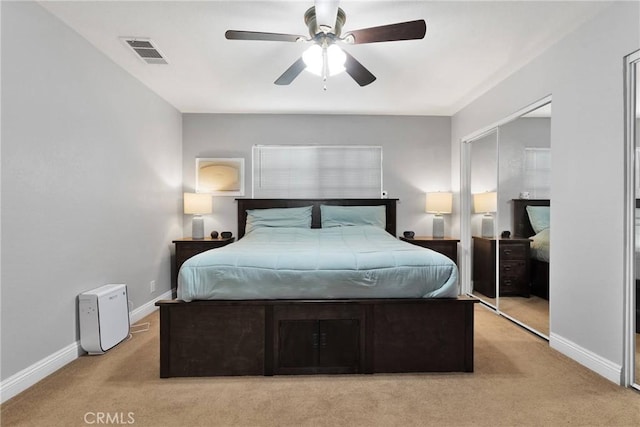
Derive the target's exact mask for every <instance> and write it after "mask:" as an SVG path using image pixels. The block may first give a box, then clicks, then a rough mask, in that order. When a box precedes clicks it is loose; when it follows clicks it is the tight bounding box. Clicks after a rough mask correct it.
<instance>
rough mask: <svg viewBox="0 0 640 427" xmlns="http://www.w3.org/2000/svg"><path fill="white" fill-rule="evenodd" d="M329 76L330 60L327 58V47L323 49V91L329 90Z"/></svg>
mask: <svg viewBox="0 0 640 427" xmlns="http://www.w3.org/2000/svg"><path fill="white" fill-rule="evenodd" d="M328 75H329V58H328V57H327V47H326V46H323V47H322V82H323V87H322V90H327V76H328Z"/></svg>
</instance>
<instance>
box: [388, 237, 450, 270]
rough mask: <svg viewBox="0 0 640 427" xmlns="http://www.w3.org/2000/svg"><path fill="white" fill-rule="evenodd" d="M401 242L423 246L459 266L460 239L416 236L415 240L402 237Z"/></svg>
mask: <svg viewBox="0 0 640 427" xmlns="http://www.w3.org/2000/svg"><path fill="white" fill-rule="evenodd" d="M400 240H402V241H405V242H408V243H411V244H412V245H417V246H422V247H423V248H427V249H431V250H433V251H436V252H439V253H441V254H442V255H446V256H448V257H449V258H450V259H452V260H453V262H455V263H456V265H457V264H458V242H459V241H460V240H459V239H452V238H451V237H442V238H438V237H425V236H416V237H414V238H413V239H407V238H406V237H400Z"/></svg>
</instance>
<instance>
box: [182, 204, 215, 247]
mask: <svg viewBox="0 0 640 427" xmlns="http://www.w3.org/2000/svg"><path fill="white" fill-rule="evenodd" d="M212 205H213V202H212V198H211V194H204V193H184V213H185V214H191V215H193V223H192V226H191V227H192V228H191V237H192V238H193V239H196V240H202V239H204V219H203V218H202V215H203V214H209V213H211V212H212V211H213V206H212Z"/></svg>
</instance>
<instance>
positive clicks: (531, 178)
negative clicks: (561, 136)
mask: <svg viewBox="0 0 640 427" xmlns="http://www.w3.org/2000/svg"><path fill="white" fill-rule="evenodd" d="M524 187H525V189H526V190H527V191H528V192H529V193H531V197H532V198H534V199H548V198H549V197H551V149H549V148H525V149H524Z"/></svg>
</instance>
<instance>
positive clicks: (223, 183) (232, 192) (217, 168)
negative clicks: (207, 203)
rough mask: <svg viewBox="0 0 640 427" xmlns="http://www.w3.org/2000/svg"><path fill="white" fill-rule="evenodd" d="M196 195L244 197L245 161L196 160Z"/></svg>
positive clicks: (231, 159)
mask: <svg viewBox="0 0 640 427" xmlns="http://www.w3.org/2000/svg"><path fill="white" fill-rule="evenodd" d="M196 193H208V194H211V195H214V196H244V159H243V158H230V159H224V158H216V159H212V158H200V157H199V158H196Z"/></svg>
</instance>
